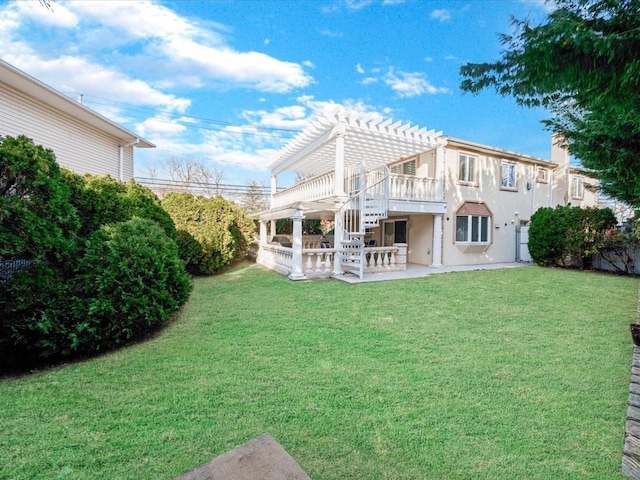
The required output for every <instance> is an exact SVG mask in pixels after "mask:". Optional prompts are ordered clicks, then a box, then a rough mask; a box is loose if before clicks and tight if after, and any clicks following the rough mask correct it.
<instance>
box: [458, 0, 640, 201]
mask: <svg viewBox="0 0 640 480" xmlns="http://www.w3.org/2000/svg"><path fill="white" fill-rule="evenodd" d="M555 4H556V6H557V8H556V10H554V11H552V12H551V13H550V14H549V15H548V16H547V18H546V19H545V21H543V22H542V23H540V24H539V25H532V23H531V22H530V21H529V20H518V19H515V18H513V19H512V23H513V27H514V29H515V32H514V33H513V34H512V35H504V34H503V35H500V40H501V42H502V44H503V45H504V50H503V52H502V57H501V59H500V60H498V61H495V62H489V63H467V64H465V65H463V66H462V67H461V69H460V73H461V76H462V78H463V79H462V82H461V85H460V86H461V88H462V90H463V91H465V92H471V93H475V94H477V93H479V92H480V91H482V90H484V89H487V88H493V89H495V91H496V92H497V93H499V94H500V95H504V96H511V97H513V98H514V99H515V101H516V103H517V104H518V105H521V106H524V107H544V108H546V109H548V111H549V113H550V117H549V118H548V119H546V120H544V121H543V123H544V124H545V125H546V126H547V128H549V129H550V130H551V131H553V132H555V133H559V134H561V135H562V137H563V138H564V139H565V140H566V142H567V146H568V147H569V150H570V152H571V154H573V155H574V156H575V157H576V158H577V159H579V160H580V161H581V162H582V165H583V166H584V167H585V168H588V169H590V170H593V172H594V173H595V174H596V176H597V177H598V178H599V179H600V181H601V189H602V191H603V192H604V193H606V194H608V195H610V196H612V197H614V198H617V199H618V200H621V201H623V202H626V203H628V204H630V205H632V206H635V207H640V0H600V1H595V0H557V1H556V2H555Z"/></svg>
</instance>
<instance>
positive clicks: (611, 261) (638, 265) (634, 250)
mask: <svg viewBox="0 0 640 480" xmlns="http://www.w3.org/2000/svg"><path fill="white" fill-rule="evenodd" d="M591 267H592V268H594V269H595V270H604V271H607V272H617V273H625V274H627V275H638V274H640V245H639V244H637V243H628V244H624V245H621V246H619V247H617V248H613V249H610V250H606V251H604V252H601V253H597V254H596V255H594V257H593V260H592V262H591Z"/></svg>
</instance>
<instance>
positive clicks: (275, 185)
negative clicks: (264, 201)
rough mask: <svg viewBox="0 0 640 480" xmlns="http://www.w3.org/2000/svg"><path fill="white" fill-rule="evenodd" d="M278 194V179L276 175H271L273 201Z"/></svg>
mask: <svg viewBox="0 0 640 480" xmlns="http://www.w3.org/2000/svg"><path fill="white" fill-rule="evenodd" d="M277 192H278V177H277V176H276V175H271V199H272V200H273V196H274V195H275V194H276V193H277Z"/></svg>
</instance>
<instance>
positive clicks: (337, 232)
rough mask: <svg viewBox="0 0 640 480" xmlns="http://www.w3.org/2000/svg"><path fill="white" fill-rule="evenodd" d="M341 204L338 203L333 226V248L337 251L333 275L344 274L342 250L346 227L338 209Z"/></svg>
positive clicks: (334, 256) (334, 255)
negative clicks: (343, 225)
mask: <svg viewBox="0 0 640 480" xmlns="http://www.w3.org/2000/svg"><path fill="white" fill-rule="evenodd" d="M339 208H340V205H339V204H337V205H336V213H335V225H334V227H333V248H334V250H335V253H334V254H333V276H336V275H343V274H344V272H343V271H342V256H341V255H340V251H341V250H342V239H343V238H344V229H343V227H342V221H341V219H340V218H338V211H339Z"/></svg>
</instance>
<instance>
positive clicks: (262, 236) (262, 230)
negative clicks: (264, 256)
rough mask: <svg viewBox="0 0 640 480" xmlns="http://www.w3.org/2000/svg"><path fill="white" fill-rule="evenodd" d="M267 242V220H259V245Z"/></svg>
mask: <svg viewBox="0 0 640 480" xmlns="http://www.w3.org/2000/svg"><path fill="white" fill-rule="evenodd" d="M266 244H267V222H266V221H265V220H260V245H266Z"/></svg>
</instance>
